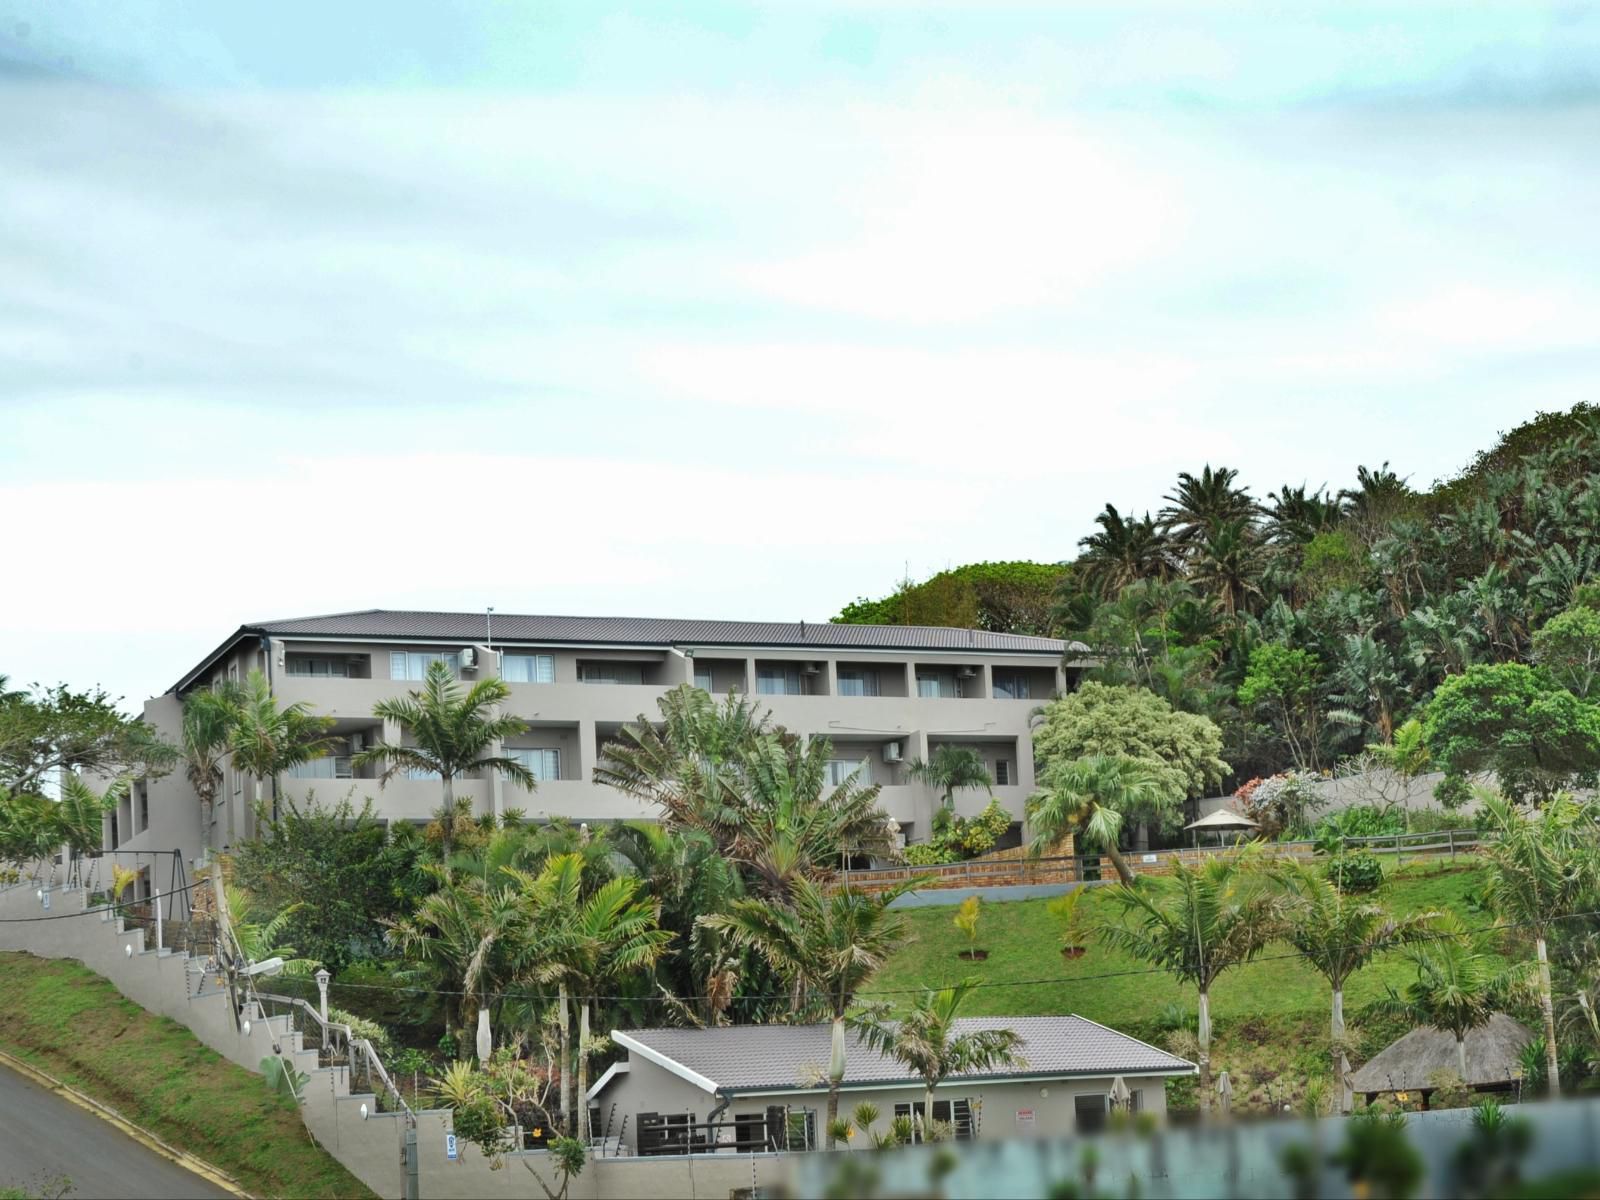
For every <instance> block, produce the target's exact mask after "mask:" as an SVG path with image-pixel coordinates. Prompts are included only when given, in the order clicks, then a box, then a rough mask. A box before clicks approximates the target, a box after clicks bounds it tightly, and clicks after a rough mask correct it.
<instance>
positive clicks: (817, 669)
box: [800, 663, 822, 675]
mask: <svg viewBox="0 0 1600 1200" xmlns="http://www.w3.org/2000/svg"><path fill="white" fill-rule="evenodd" d="M800 674H802V675H821V674H822V664H821V663H807V664H806V665H805V666H803V667H801V668H800Z"/></svg>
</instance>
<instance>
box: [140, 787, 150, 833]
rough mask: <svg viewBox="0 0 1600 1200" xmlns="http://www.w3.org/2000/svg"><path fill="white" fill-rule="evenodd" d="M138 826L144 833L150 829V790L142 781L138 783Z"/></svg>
mask: <svg viewBox="0 0 1600 1200" xmlns="http://www.w3.org/2000/svg"><path fill="white" fill-rule="evenodd" d="M139 828H140V829H141V830H142V831H144V832H146V833H148V832H149V831H150V790H149V788H148V787H147V786H146V785H145V784H142V783H141V784H140V785H139Z"/></svg>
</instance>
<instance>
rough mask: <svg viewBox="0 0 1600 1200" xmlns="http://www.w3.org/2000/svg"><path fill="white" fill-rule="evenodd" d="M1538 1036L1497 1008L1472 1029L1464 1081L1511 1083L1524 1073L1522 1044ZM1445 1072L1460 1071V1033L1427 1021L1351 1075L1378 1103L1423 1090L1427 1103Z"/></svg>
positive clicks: (1370, 1099)
mask: <svg viewBox="0 0 1600 1200" xmlns="http://www.w3.org/2000/svg"><path fill="white" fill-rule="evenodd" d="M1532 1040H1533V1031H1532V1030H1531V1029H1529V1028H1528V1027H1527V1026H1526V1025H1523V1024H1521V1023H1519V1022H1517V1021H1513V1020H1512V1019H1511V1018H1510V1017H1508V1016H1506V1014H1505V1013H1498V1012H1497V1013H1495V1014H1494V1015H1493V1016H1492V1017H1490V1018H1489V1021H1488V1024H1486V1025H1480V1026H1479V1027H1478V1028H1477V1029H1474V1030H1472V1032H1470V1033H1468V1034H1467V1037H1466V1045H1467V1070H1466V1079H1465V1080H1464V1082H1465V1083H1466V1085H1467V1086H1468V1087H1469V1088H1490V1089H1495V1088H1500V1089H1504V1088H1508V1087H1510V1086H1511V1085H1512V1084H1513V1083H1515V1082H1516V1080H1517V1079H1518V1078H1520V1077H1521V1074H1522V1068H1521V1055H1522V1048H1523V1047H1524V1046H1526V1045H1527V1044H1528V1043H1529V1042H1530V1041H1532ZM1441 1071H1448V1072H1449V1073H1450V1074H1452V1075H1460V1074H1461V1073H1462V1072H1461V1060H1460V1057H1459V1052H1458V1050H1457V1048H1456V1036H1455V1034H1453V1033H1451V1032H1450V1031H1449V1030H1448V1029H1434V1028H1433V1027H1431V1026H1426V1025H1425V1026H1423V1027H1422V1028H1420V1029H1413V1030H1412V1031H1411V1032H1410V1033H1408V1034H1406V1035H1405V1037H1403V1038H1400V1039H1399V1040H1398V1041H1395V1042H1391V1043H1390V1044H1389V1045H1388V1046H1387V1047H1385V1048H1384V1049H1383V1050H1381V1051H1380V1052H1379V1053H1377V1054H1376V1055H1374V1056H1373V1057H1372V1060H1371V1061H1370V1062H1368V1063H1367V1064H1366V1065H1365V1066H1364V1067H1362V1068H1361V1069H1360V1070H1359V1071H1357V1072H1355V1074H1353V1075H1352V1076H1351V1077H1350V1088H1351V1090H1352V1091H1355V1092H1364V1093H1365V1094H1366V1097H1367V1103H1368V1104H1370V1103H1372V1102H1373V1101H1374V1100H1375V1099H1377V1097H1378V1095H1379V1094H1380V1093H1384V1092H1417V1093H1419V1094H1420V1095H1421V1096H1422V1103H1423V1107H1427V1103H1428V1093H1429V1092H1432V1091H1433V1090H1434V1089H1435V1088H1436V1087H1437V1086H1438V1085H1437V1084H1436V1083H1435V1082H1434V1080H1435V1078H1436V1077H1437V1075H1438V1074H1439V1072H1441Z"/></svg>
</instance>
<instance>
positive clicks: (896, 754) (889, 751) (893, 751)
mask: <svg viewBox="0 0 1600 1200" xmlns="http://www.w3.org/2000/svg"><path fill="white" fill-rule="evenodd" d="M904 750H905V748H904V747H903V746H902V745H901V744H900V743H899V742H885V743H884V744H883V761H884V762H886V763H897V762H900V761H901V760H902V758H903V757H904Z"/></svg>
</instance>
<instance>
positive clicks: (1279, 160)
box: [0, 0, 1600, 704]
mask: <svg viewBox="0 0 1600 1200" xmlns="http://www.w3.org/2000/svg"><path fill="white" fill-rule="evenodd" d="M1597 144H1600V6H1596V5H1588V4H1576V3H1561V4H1539V3H1532V2H1528V0H1520V2H1517V3H1479V4H1472V3H1467V4H1463V3H1451V4H1445V3H1432V2H1427V0H1416V2H1414V3H1409V4H1399V3H1361V2H1359V0H1340V2H1338V3H1319V2H1317V0H1307V2H1305V3H1298V4H1294V5H1282V4H1269V3H1252V4H1238V5H1225V4H1218V3H1208V2H1206V0H1187V2H1183V3H1177V2H1173V3H1151V2H1143V0H1118V2H1116V3H1104V4H1100V3H1072V2H1070V0H1066V2H1063V0H1057V2H1055V3H1025V2H1018V3H1006V2H1005V0H987V2H973V3H963V2H959V0H946V2H940V0H921V2H918V3H912V2H910V0H860V2H857V3H854V4H842V3H832V4H830V3H805V2H801V0H790V2H787V3H768V4H762V5H753V4H734V3H727V4H689V3H686V4H676V5H663V4H659V3H641V4H635V5H628V4H605V3H596V2H593V0H591V2H589V3H580V4H564V3H540V4H533V3H489V2H487V0H481V2H477V3H467V2H465V0H429V2H427V3H395V2H394V0H381V2H380V0H347V2H346V3H344V4H341V5H337V6H330V5H325V4H321V3H317V4H313V3H309V2H304V0H282V2H280V3H277V4H274V5H271V6H266V5H253V6H247V5H217V4H215V3H213V2H212V0H118V3H116V4H107V3H105V2H104V0H92V2H88V0H0V553H3V555H4V559H5V561H6V562H7V563H8V564H9V566H10V568H11V569H10V572H9V575H10V578H9V579H8V580H7V585H6V587H5V588H4V598H3V599H0V674H8V675H10V676H11V678H12V679H13V681H19V682H32V681H41V682H47V683H48V682H54V681H57V680H63V681H67V682H70V683H72V684H74V685H75V686H88V685H91V684H100V685H103V686H105V687H106V688H107V689H109V690H110V691H111V692H112V693H113V694H116V695H120V696H125V697H127V698H128V699H129V700H130V702H132V703H134V704H137V702H139V701H141V700H142V699H143V698H144V697H146V696H150V695H154V694H159V693H160V692H162V691H164V690H166V689H167V688H168V687H170V686H171V684H172V683H173V682H174V681H175V680H176V679H177V678H178V677H179V676H180V675H181V674H182V673H183V672H184V671H185V670H186V669H187V668H188V667H189V666H190V665H192V664H193V663H194V662H195V661H196V660H197V659H198V658H199V657H201V655H203V654H204V653H205V652H206V651H208V650H209V649H210V648H211V647H213V646H215V645H216V644H217V643H218V642H220V641H221V640H222V639H223V638H224V636H226V635H227V634H228V633H229V632H231V631H232V630H233V629H235V628H236V627H237V626H239V625H240V624H243V623H246V622H251V621H257V620H266V619H272V618H280V617H288V616H297V615H306V614H313V613H322V612H334V611H341V610H348V609H359V608H372V607H383V608H437V609H460V610H477V609H481V608H483V607H484V606H486V605H494V606H495V607H496V609H497V610H498V611H500V612H503V613H504V612H556V613H585V614H623V615H648V616H681V617H726V618H751V619H775V620H796V619H801V618H805V619H808V620H821V619H826V618H827V617H829V616H831V615H833V614H834V613H836V612H837V611H838V610H839V608H840V607H841V606H842V605H843V604H845V603H847V602H848V601H850V600H852V599H854V598H856V597H858V596H861V595H881V594H883V593H885V592H887V591H889V590H890V589H892V587H893V586H894V585H895V583H896V581H897V580H899V579H900V578H902V577H903V576H905V575H906V574H907V573H908V572H909V574H910V575H911V576H913V577H924V576H926V575H928V574H931V573H933V572H935V571H938V570H941V569H943V568H945V567H947V566H952V565H957V564H960V563H964V562H971V561H978V560H984V559H991V560H992V559H1006V558H1029V559H1035V560H1043V561H1058V560H1062V559H1065V558H1068V557H1071V556H1072V555H1073V553H1074V552H1075V548H1076V544H1077V541H1078V539H1079V538H1080V537H1082V536H1083V535H1084V534H1085V533H1087V532H1089V530H1090V529H1091V528H1092V521H1093V517H1094V514H1095V513H1096V512H1097V511H1099V509H1100V508H1101V506H1102V505H1103V504H1104V503H1106V502H1107V501H1110V502H1112V503H1115V504H1117V505H1118V506H1119V507H1120V508H1123V509H1124V510H1127V509H1134V510H1137V511H1143V510H1144V509H1146V508H1151V509H1154V508H1158V507H1159V506H1160V503H1161V497H1162V494H1163V493H1164V492H1166V491H1168V490H1170V486H1171V482H1172V480H1173V478H1174V476H1175V475H1176V473H1177V472H1178V471H1181V470H1189V471H1198V470H1199V469H1200V468H1201V466H1203V465H1204V464H1206V463H1212V464H1227V465H1230V466H1235V467H1237V468H1239V469H1240V471H1241V473H1242V476H1243V478H1244V479H1245V480H1246V481H1247V482H1248V483H1249V484H1250V485H1252V487H1254V489H1255V490H1256V492H1257V494H1258V495H1259V494H1264V493H1265V492H1267V491H1269V490H1271V489H1274V488H1277V487H1279V486H1281V485H1283V484H1285V483H1290V484H1300V483H1308V484H1310V485H1312V486H1316V485H1320V484H1323V483H1326V484H1329V485H1330V486H1332V487H1335V488H1337V487H1339V486H1341V485H1344V484H1347V483H1349V482H1351V481H1352V480H1353V477H1354V474H1355V468H1356V466H1357V464H1367V465H1377V464H1378V463H1380V462H1382V461H1384V460H1389V461H1391V462H1392V463H1393V465H1394V467H1395V468H1396V469H1397V470H1399V471H1400V472H1401V473H1402V474H1405V475H1408V476H1410V478H1411V480H1412V482H1413V483H1416V484H1423V485H1425V484H1427V483H1430V482H1432V481H1433V480H1435V479H1437V478H1440V477H1444V476H1448V475H1449V474H1451V473H1452V472H1454V471H1456V470H1458V469H1459V468H1460V467H1461V466H1463V465H1464V464H1465V463H1466V462H1467V461H1469V460H1470V458H1471V456H1472V454H1473V453H1474V452H1475V451H1476V450H1478V449H1480V448H1482V447H1484V446H1486V445H1488V444H1490V443H1491V442H1492V441H1493V439H1494V437H1495V435H1496V433H1497V432H1498V431H1500V430H1503V429H1506V428H1509V427H1511V426H1513V425H1515V424H1517V423H1518V422H1519V421H1521V420H1524V419H1526V418H1527V417H1529V416H1531V415H1533V414H1534V413H1535V412H1538V411H1549V410H1554V409H1560V408H1565V407H1568V406H1570V405H1572V404H1574V403H1577V402H1579V401H1583V400H1589V401H1593V400H1596V398H1597V397H1596V388H1595V386H1594V384H1595V382H1596V379H1597V375H1600V320H1597V317H1600V220H1597V219H1596V214H1597V212H1600V155H1597V154H1596V153H1595V146H1596V145H1597Z"/></svg>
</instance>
